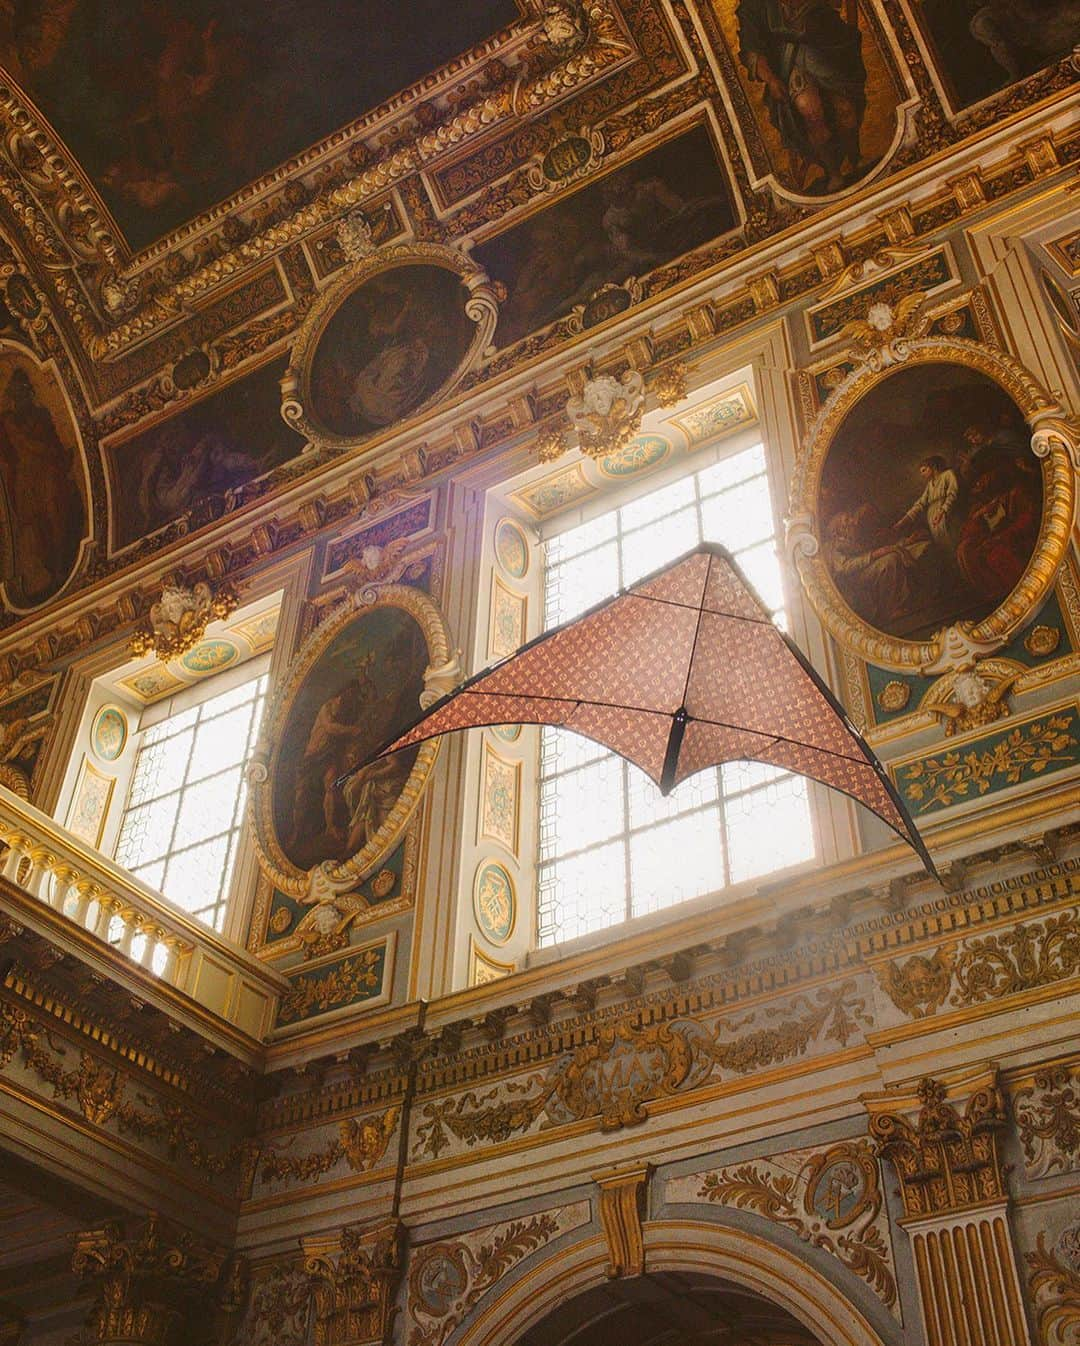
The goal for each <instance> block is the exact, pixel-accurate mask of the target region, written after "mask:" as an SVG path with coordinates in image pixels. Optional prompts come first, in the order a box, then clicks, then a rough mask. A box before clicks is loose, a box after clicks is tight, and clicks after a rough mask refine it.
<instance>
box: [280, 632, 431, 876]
mask: <svg viewBox="0 0 1080 1346" xmlns="http://www.w3.org/2000/svg"><path fill="white" fill-rule="evenodd" d="M427 662H428V656H427V646H426V643H425V640H424V636H423V632H422V631H421V629H420V627H419V626H418V625H417V623H416V622H415V621H414V619H413V618H412V617H410V616H409V614H408V613H406V612H403V611H402V610H400V609H397V608H392V607H390V608H378V609H375V610H373V611H371V612H369V613H364V614H361V615H360V616H359V617H358V618H357V619H356V621H354V622H352V623H351V624H350V625H349V626H347V627H346V628H345V629H344V630H343V631H342V632H340V634H339V635H338V636H337V637H336V638H335V639H334V640H332V641H331V643H330V645H329V646H328V647H327V649H326V651H325V652H324V654H323V655H322V657H321V658H320V659H319V660H318V661H317V662H316V664H315V665H314V667H313V668H312V670H311V672H310V674H308V676H307V677H306V678H305V680H304V682H303V683H302V684H301V687H300V689H299V691H298V693H297V696H296V700H295V702H294V704H293V707H292V710H291V712H290V715H289V719H288V722H287V724H286V726H285V730H284V734H283V738H282V747H281V752H280V755H279V758H278V767H277V772H276V777H275V780H274V791H273V800H274V819H275V828H276V831H277V835H278V838H279V841H280V844H281V848H282V850H283V852H284V853H285V855H286V856H287V857H288V859H289V860H290V861H291V862H292V863H293V864H294V865H296V866H297V868H299V869H308V868H310V867H311V866H313V865H316V864H319V863H320V862H322V861H324V860H344V859H347V858H348V857H349V856H351V855H354V854H356V853H357V852H358V851H360V850H362V849H363V847H364V846H366V845H367V843H368V842H369V841H371V840H372V838H373V837H374V836H375V834H376V833H377V832H378V830H379V828H380V827H381V826H382V825H383V823H384V822H385V821H386V819H387V818H388V817H389V815H390V811H391V810H392V809H393V807H394V805H395V804H396V803H397V800H398V797H399V796H400V794H401V791H402V787H403V786H404V785H405V782H406V780H407V779H408V776H409V773H410V771H411V770H412V766H413V763H414V761H415V760H416V752H415V751H413V752H411V753H403V754H400V760H397V759H395V758H389V759H386V760H384V761H380V762H376V763H374V764H373V765H372V766H371V767H368V768H367V769H366V770H364V771H362V772H359V773H358V774H357V775H355V776H353V777H352V778H351V779H350V780H349V782H348V784H347V786H346V787H345V788H344V789H343V790H342V789H338V788H337V785H336V782H337V780H338V778H339V777H340V776H341V775H342V774H343V773H344V772H345V771H346V770H347V769H348V768H349V767H351V766H354V765H355V764H356V763H357V762H358V761H361V760H363V758H364V757H365V756H367V755H368V754H369V753H370V752H371V751H372V750H373V749H375V748H376V747H378V745H379V744H380V743H381V742H383V740H384V739H386V738H388V737H389V736H390V735H391V734H393V733H394V732H396V730H397V729H399V728H401V727H403V726H404V725H405V724H407V723H408V722H409V721H410V720H412V719H415V718H416V716H417V715H418V714H419V711H420V694H421V692H422V691H423V687H424V681H423V675H424V670H425V668H426V667H427Z"/></svg>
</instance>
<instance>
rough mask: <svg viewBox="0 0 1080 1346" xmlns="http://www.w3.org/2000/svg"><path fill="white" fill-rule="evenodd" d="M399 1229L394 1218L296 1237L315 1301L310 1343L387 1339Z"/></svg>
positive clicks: (368, 1343)
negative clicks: (316, 1235) (325, 1234)
mask: <svg viewBox="0 0 1080 1346" xmlns="http://www.w3.org/2000/svg"><path fill="white" fill-rule="evenodd" d="M402 1233H403V1230H402V1226H401V1224H400V1222H399V1221H397V1220H387V1221H384V1222H383V1223H380V1224H376V1225H369V1226H367V1227H366V1228H365V1227H364V1226H361V1225H348V1226H346V1228H344V1229H343V1230H342V1231H341V1233H340V1235H332V1236H330V1237H329V1238H305V1239H303V1240H302V1243H303V1247H304V1254H305V1256H306V1259H307V1261H306V1265H305V1270H306V1271H307V1274H308V1275H309V1276H310V1277H311V1284H312V1289H313V1293H314V1301H315V1333H314V1339H313V1340H314V1346H382V1343H384V1342H385V1343H389V1341H390V1335H391V1327H392V1325H393V1317H394V1295H395V1293H396V1292H397V1287H398V1282H399V1281H400V1280H401V1270H402Z"/></svg>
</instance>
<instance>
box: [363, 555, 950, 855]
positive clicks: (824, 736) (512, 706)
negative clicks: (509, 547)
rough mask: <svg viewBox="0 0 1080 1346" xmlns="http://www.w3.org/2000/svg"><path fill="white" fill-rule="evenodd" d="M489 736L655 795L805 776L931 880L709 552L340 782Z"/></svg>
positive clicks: (826, 708) (878, 769)
mask: <svg viewBox="0 0 1080 1346" xmlns="http://www.w3.org/2000/svg"><path fill="white" fill-rule="evenodd" d="M497 724H551V725H558V726H560V727H561V728H564V729H572V730H573V731H574V732H575V733H578V734H584V735H585V737H587V738H591V739H595V740H596V742H598V743H602V744H604V746H605V747H608V748H611V749H613V750H614V751H615V752H617V753H618V754H619V755H620V756H622V757H625V758H626V759H627V760H628V761H630V762H633V763H634V764H635V765H636V766H638V767H640V768H641V770H642V771H644V772H645V774H646V775H647V776H648V777H649V778H650V779H651V780H652V781H653V782H654V783H655V784H656V785H657V786H659V788H660V792H661V793H662V794H664V795H667V794H670V792H671V791H672V790H673V789H674V788H675V787H676V786H677V785H679V784H680V783H681V782H682V781H684V780H686V779H687V777H689V776H693V775H694V774H696V773H697V772H699V771H704V770H705V769H706V768H707V767H711V766H717V765H719V764H720V763H722V762H730V761H737V760H752V761H755V762H763V763H766V764H767V765H770V766H775V767H781V768H783V769H785V770H788V771H794V772H797V773H799V774H800V775H803V776H810V777H812V778H813V779H814V780H817V781H820V782H821V783H822V784H823V785H828V786H830V787H832V788H833V789H836V790H842V791H844V793H845V794H848V795H850V796H851V797H852V798H853V799H855V800H857V801H858V802H859V803H860V804H865V806H866V807H867V808H868V809H870V810H871V811H872V812H873V813H876V814H877V816H878V817H879V818H881V819H882V820H883V821H884V822H886V823H887V824H888V825H889V827H891V828H892V829H893V831H895V832H896V833H898V834H899V836H900V837H902V838H903V840H904V841H906V842H908V843H909V844H910V845H911V846H913V847H914V849H915V850H916V852H917V853H918V855H919V858H920V859H921V860H922V862H923V864H924V865H925V866H926V868H927V869H928V870H929V872H930V873H931V874H933V875H934V877H935V878H937V877H938V874H937V870H936V869H935V868H934V863H933V861H932V860H931V858H930V855H929V853H928V851H927V850H926V847H925V845H924V844H923V841H922V838H921V837H920V836H919V833H918V831H917V829H916V827H915V825H914V823H913V822H912V820H911V818H910V817H909V815H908V813H907V810H906V809H905V807H904V805H903V803H902V802H901V800H900V797H899V796H898V794H897V793H896V790H895V788H894V787H893V784H892V782H891V781H890V780H889V778H888V776H887V775H886V773H885V770H884V768H883V767H882V765H881V763H880V762H879V761H878V760H877V758H876V757H875V756H874V754H873V752H872V751H871V750H870V748H869V747H868V746H867V745H866V743H865V742H864V741H863V738H862V736H861V735H860V734H859V732H858V731H857V730H856V729H855V727H854V725H853V724H852V723H851V721H850V720H849V719H848V718H847V715H846V714H845V712H844V710H843V708H842V707H841V706H840V704H839V703H838V702H837V701H836V699H835V698H834V697H833V695H832V693H831V692H830V691H829V689H828V688H827V687H826V686H825V684H824V683H823V682H822V680H821V679H820V678H819V677H818V675H817V673H816V672H815V671H814V669H813V668H812V666H811V665H810V663H809V662H808V661H807V659H806V658H805V657H804V655H803V654H802V652H801V651H800V650H799V649H798V648H797V646H796V645H795V644H794V643H793V642H792V641H791V640H789V639H788V638H787V636H785V635H784V633H783V632H782V631H780V630H778V629H777V627H776V626H775V625H774V624H773V621H772V618H771V617H770V615H769V612H768V609H767V608H766V607H765V606H764V605H763V604H762V602H761V600H760V599H759V598H758V597H757V595H756V594H755V593H754V591H753V589H752V588H751V587H750V585H749V584H748V583H747V581H746V580H745V579H744V578H743V575H742V572H741V571H740V570H739V568H738V567H737V566H736V564H735V562H734V561H733V560H732V559H731V557H730V556H729V555H728V553H727V552H726V551H725V550H724V548H722V547H718V546H716V545H714V544H712V543H702V544H701V545H700V546H698V547H696V548H695V549H694V550H693V551H690V552H687V553H686V555H685V556H682V557H680V558H679V559H678V560H677V561H673V562H671V564H670V565H667V566H665V567H663V568H662V569H661V570H658V571H656V572H655V573H654V574H652V575H648V576H646V577H645V578H644V579H641V580H638V581H637V583H635V584H632V585H630V586H629V587H628V588H626V589H624V590H622V591H621V592H620V593H618V594H616V596H615V597H614V598H610V599H607V600H605V601H604V602H602V603H598V604H597V605H596V607H594V608H592V609H590V610H589V611H588V612H586V613H584V614H583V615H582V616H580V617H576V618H574V619H573V620H572V621H569V622H566V623H565V624H564V625H562V626H559V627H556V628H554V629H553V630H551V631H547V632H545V633H544V634H543V635H541V636H538V637H537V638H536V639H535V640H533V641H530V642H529V644H527V645H524V646H522V648H521V649H520V650H518V651H517V653H516V654H512V655H510V656H509V657H508V658H506V659H504V660H502V662H500V663H498V664H495V665H494V666H493V667H491V668H488V669H485V670H484V671H483V672H481V673H477V674H476V675H475V676H474V677H472V678H469V679H468V680H467V681H466V682H464V683H462V685H461V686H460V687H458V688H457V689H456V690H455V691H453V692H451V693H450V694H449V696H445V697H443V698H442V700H441V701H439V702H437V703H436V704H435V705H434V706H432V707H431V709H430V710H428V711H427V712H426V713H425V714H424V715H422V716H421V717H420V718H419V719H418V720H417V721H416V722H415V723H414V724H413V725H412V726H411V727H410V728H409V729H406V730H405V731H404V733H402V734H400V735H399V736H398V737H396V738H395V739H393V740H392V741H391V742H389V743H387V744H386V745H385V746H383V747H382V748H381V749H379V750H378V751H377V752H375V753H373V754H372V756H371V757H370V758H368V759H367V761H365V762H363V763H359V764H358V765H357V766H356V767H354V768H352V770H351V771H349V772H347V773H346V774H345V775H344V776H343V777H342V778H341V779H342V782H343V781H345V780H347V779H348V778H349V776H352V775H354V774H355V773H356V772H357V771H359V770H361V769H362V767H363V766H366V765H367V764H368V762H371V761H374V760H375V759H376V758H379V757H385V756H387V755H389V754H390V753H394V752H399V751H400V750H401V749H403V748H408V747H412V746H413V745H414V744H417V743H421V742H423V741H424V740H425V739H429V738H434V737H436V736H437V735H439V734H447V733H452V732H453V731H454V730H457V729H469V728H473V727H480V726H483V725H497ZM340 783H341V782H339V784H340Z"/></svg>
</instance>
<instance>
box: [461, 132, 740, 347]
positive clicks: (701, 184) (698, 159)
mask: <svg viewBox="0 0 1080 1346" xmlns="http://www.w3.org/2000/svg"><path fill="white" fill-rule="evenodd" d="M734 226H735V215H734V211H733V209H732V205H731V198H730V193H729V190H728V185H727V178H726V176H725V174H724V170H723V168H722V167H721V166H720V165H719V164H718V163H717V156H716V149H715V146H714V144H713V140H712V137H711V136H710V134H709V131H708V129H707V128H706V127H705V126H698V127H695V128H694V130H692V131H687V132H686V133H685V134H684V135H680V136H677V137H676V138H675V139H674V140H669V141H668V142H667V143H666V144H663V145H661V146H660V147H659V148H657V149H654V150H652V151H651V152H650V153H648V154H645V155H642V157H641V158H640V159H636V160H635V161H634V162H633V163H629V164H627V165H625V166H624V167H623V168H619V169H617V170H616V171H615V172H613V173H609V174H607V175H605V176H604V177H601V178H599V179H598V180H596V181H590V182H588V183H587V184H586V185H585V186H584V187H582V188H581V189H580V190H579V191H577V192H575V193H574V194H573V195H572V196H568V197H565V198H563V199H562V200H560V201H558V202H556V204H554V205H552V206H549V207H548V208H547V209H546V210H542V211H540V212H538V213H537V214H535V215H532V216H530V218H529V219H527V220H525V221H523V222H522V223H521V224H518V225H516V226H515V227H514V228H512V229H509V230H507V231H506V232H505V233H502V234H500V235H499V236H498V237H497V238H495V239H493V240H492V241H491V242H490V243H487V244H484V245H482V246H480V247H478V248H476V249H475V251H474V253H473V255H474V256H475V258H476V260H477V261H478V262H479V263H480V265H481V266H482V267H483V268H484V269H485V270H486V271H487V272H488V274H489V275H490V276H491V278H492V279H493V280H495V281H499V282H501V283H502V284H503V285H505V287H506V291H507V295H506V300H505V301H504V303H503V305H502V310H501V312H500V315H499V322H498V324H497V326H496V329H495V342H496V344H497V345H499V346H509V345H511V344H512V343H513V342H515V341H520V340H521V338H522V337H524V336H528V334H529V333H530V332H533V331H535V330H536V329H537V328H538V327H542V326H544V324H545V323H549V322H550V321H551V320H552V319H553V318H555V317H557V316H559V315H560V314H562V313H565V312H566V311H567V310H568V309H570V308H572V307H573V306H574V305H575V304H584V303H585V301H586V300H587V299H588V298H589V297H590V296H591V295H592V294H594V293H595V292H596V291H597V290H598V289H600V287H601V286H603V285H605V284H608V283H612V284H614V283H621V282H623V281H625V280H626V279H627V278H628V277H630V276H640V275H644V274H646V273H647V272H649V271H653V270H655V269H656V267H658V266H660V265H662V264H663V263H665V262H669V261H671V260H672V258H674V257H678V256H680V255H681V254H682V253H685V252H689V251H690V250H691V249H692V248H696V247H698V246H699V245H700V244H702V243H707V242H708V241H709V240H710V239H713V238H717V237H719V236H720V235H721V234H726V233H727V232H728V231H729V230H730V229H732V228H734Z"/></svg>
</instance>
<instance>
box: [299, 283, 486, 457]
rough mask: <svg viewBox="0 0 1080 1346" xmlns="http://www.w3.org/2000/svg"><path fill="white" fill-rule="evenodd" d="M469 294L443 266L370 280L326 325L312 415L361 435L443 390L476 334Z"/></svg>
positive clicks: (316, 361)
mask: <svg viewBox="0 0 1080 1346" xmlns="http://www.w3.org/2000/svg"><path fill="white" fill-rule="evenodd" d="M466 298H467V295H466V291H465V288H464V286H463V285H462V283H461V280H460V279H459V277H458V276H457V275H456V274H455V273H454V272H452V271H449V270H447V269H446V268H445V267H439V266H425V265H411V266H400V267H394V268H392V269H390V270H388V271H385V272H380V273H378V274H377V275H374V276H372V277H370V278H369V279H368V280H365V281H364V282H363V284H361V285H360V286H359V287H358V288H357V289H356V290H354V291H353V293H352V294H350V295H348V296H347V297H346V298H345V299H344V300H343V301H342V304H341V306H340V308H338V310H337V311H336V312H335V313H334V315H333V317H332V318H331V319H330V321H329V322H328V323H327V325H326V329H325V331H324V332H323V334H322V336H321V337H320V339H319V342H318V345H317V347H316V349H315V354H314V357H313V359H312V363H311V412H312V415H313V416H314V417H315V419H316V420H317V421H318V422H319V423H320V424H321V425H323V426H325V427H326V429H327V430H329V431H331V432H332V433H333V434H335V435H340V436H342V437H344V438H360V437H362V436H364V435H366V434H371V433H372V432H373V431H375V430H379V429H381V428H382V427H383V426H387V425H392V424H393V423H394V422H395V421H397V420H400V419H401V418H402V417H404V416H407V415H408V414H409V413H410V412H411V411H413V410H415V409H416V408H417V407H418V406H420V404H421V403H423V402H425V401H426V400H427V399H428V398H429V397H432V396H433V395H434V394H435V393H437V392H438V390H439V388H440V387H441V386H442V385H443V384H444V383H445V382H446V381H447V379H448V378H449V377H450V375H451V374H453V372H454V370H455V369H457V367H458V366H459V365H460V364H461V362H462V360H463V359H464V358H465V356H466V354H467V352H468V350H469V346H470V344H471V342H472V338H473V333H474V331H475V329H474V326H473V323H472V322H471V320H470V319H469V318H468V317H466V315H465V302H466Z"/></svg>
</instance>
